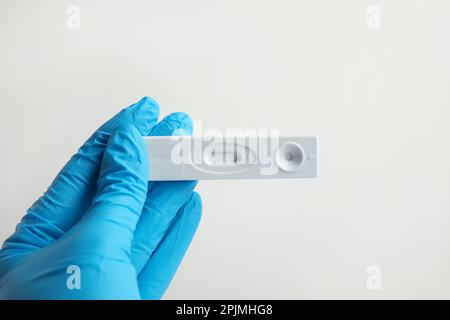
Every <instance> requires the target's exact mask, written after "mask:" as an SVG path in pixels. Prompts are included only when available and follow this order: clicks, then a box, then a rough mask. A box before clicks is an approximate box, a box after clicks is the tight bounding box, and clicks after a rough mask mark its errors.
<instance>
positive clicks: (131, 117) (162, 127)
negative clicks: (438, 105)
mask: <svg viewBox="0 0 450 320" xmlns="http://www.w3.org/2000/svg"><path fill="white" fill-rule="evenodd" d="M158 114H159V107H158V104H157V103H156V102H155V101H154V100H152V99H151V98H144V99H142V100H141V101H139V102H138V103H136V104H134V105H132V106H130V107H128V108H125V109H124V110H122V111H121V112H120V113H119V114H117V115H116V116H115V117H113V118H112V119H111V120H109V121H108V122H106V123H105V124H104V125H103V126H102V127H100V128H99V129H98V130H97V131H96V132H95V133H94V134H93V135H92V136H91V137H90V138H89V139H88V140H87V141H86V143H85V144H84V145H83V146H82V147H81V148H80V149H79V151H78V153H77V154H75V155H74V156H73V157H72V158H71V159H70V161H69V162H68V163H67V164H66V165H65V167H64V168H63V169H62V171H61V172H60V173H59V175H58V176H57V177H56V179H55V180H54V181H53V183H52V185H51V186H50V187H49V188H48V190H47V191H46V192H45V194H44V195H43V196H42V197H41V198H40V199H39V200H38V201H37V202H36V203H34V204H33V206H32V207H31V208H30V209H28V211H27V214H26V215H25V216H24V217H23V218H22V221H21V222H20V223H19V224H18V225H17V228H16V231H15V233H14V234H13V235H12V236H11V237H10V238H8V239H7V240H6V241H5V243H4V245H3V247H2V249H1V251H0V298H3V299H141V298H142V299H159V298H161V296H162V295H163V293H164V292H165V290H166V289H167V287H168V285H169V283H170V281H171V279H172V277H173V276H174V274H175V272H176V270H177V268H178V266H179V264H180V262H181V260H182V258H183V256H184V254H185V252H186V250H187V248H188V246H189V244H190V242H191V240H192V237H193V235H194V233H195V230H196V229H197V226H198V223H199V221H200V216H201V200H200V197H199V195H198V194H197V193H195V192H194V191H193V189H194V187H195V185H196V181H177V182H148V180H147V179H148V156H147V151H146V148H145V146H144V143H143V139H142V136H145V135H158V136H161V135H172V134H173V133H174V132H175V134H178V135H180V134H191V131H192V121H191V119H190V118H189V117H188V116H187V115H186V114H184V113H173V114H171V115H169V116H167V117H165V118H164V119H163V120H162V121H161V122H159V123H156V122H157V119H158ZM78 276H79V277H78Z"/></svg>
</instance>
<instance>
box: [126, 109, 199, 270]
mask: <svg viewBox="0 0 450 320" xmlns="http://www.w3.org/2000/svg"><path fill="white" fill-rule="evenodd" d="M191 133H192V120H191V119H190V118H189V116H188V115H186V114H184V113H180V112H177V113H172V114H170V115H168V116H167V117H165V118H164V119H163V120H162V121H161V122H159V123H158V124H157V125H156V126H154V127H153V129H152V131H151V133H150V135H152V136H170V135H188V134H191ZM196 184H197V181H163V182H149V190H148V192H147V200H146V202H145V205H144V209H143V211H142V215H141V218H140V220H139V222H138V225H137V227H136V231H135V235H134V240H133V245H132V248H131V261H132V263H133V265H134V266H135V268H136V272H137V274H139V272H141V270H142V268H143V267H144V266H145V264H146V263H147V261H148V259H149V257H150V256H151V254H152V253H153V251H154V250H155V248H156V247H157V246H158V244H159V242H160V241H161V239H162V237H163V236H164V234H165V233H166V231H167V228H168V227H169V225H170V223H171V221H172V219H173V218H174V217H175V215H176V213H177V212H178V210H179V209H180V208H181V207H182V206H183V204H184V203H185V202H186V201H187V200H188V199H189V197H190V196H191V193H192V191H193V190H194V188H195V185H196Z"/></svg>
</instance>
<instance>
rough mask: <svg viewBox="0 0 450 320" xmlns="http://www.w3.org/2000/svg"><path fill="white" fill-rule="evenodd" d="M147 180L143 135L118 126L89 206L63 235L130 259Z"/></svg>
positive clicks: (111, 255)
mask: <svg viewBox="0 0 450 320" xmlns="http://www.w3.org/2000/svg"><path fill="white" fill-rule="evenodd" d="M147 183H148V154H147V149H146V146H145V144H144V141H143V139H142V135H141V133H140V131H139V130H137V129H136V127H134V126H133V125H131V124H125V125H120V126H119V127H118V128H117V129H116V130H115V131H114V133H113V134H112V135H111V137H110V139H109V141H108V144H107V146H106V149H105V153H104V156H103V160H102V165H101V169H100V175H99V178H98V181H97V184H98V189H97V193H96V195H95V197H94V199H93V200H92V204H91V207H90V208H89V209H88V211H87V212H86V214H85V216H84V217H83V218H82V219H81V221H80V222H79V223H78V224H76V225H75V226H74V227H73V228H72V229H71V230H70V231H69V232H68V233H67V235H66V238H69V237H70V238H71V239H72V241H73V242H74V243H76V244H77V246H79V247H80V248H84V247H85V248H91V249H92V248H96V249H97V251H98V252H102V254H107V255H108V256H110V257H112V258H113V259H115V260H121V259H123V261H128V262H129V255H130V250H131V242H132V240H133V236H134V230H135V228H136V224H137V222H138V220H139V217H140V215H141V213H142V208H143V206H144V203H145V199H146V196H147Z"/></svg>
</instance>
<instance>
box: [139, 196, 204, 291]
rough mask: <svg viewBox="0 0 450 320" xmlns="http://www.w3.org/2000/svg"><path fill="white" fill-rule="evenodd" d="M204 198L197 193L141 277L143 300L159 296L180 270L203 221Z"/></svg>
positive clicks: (183, 209) (169, 230)
mask: <svg viewBox="0 0 450 320" xmlns="http://www.w3.org/2000/svg"><path fill="white" fill-rule="evenodd" d="M201 213H202V203H201V198H200V196H199V195H198V193H196V192H194V193H193V194H192V196H191V198H190V199H189V201H188V202H187V203H186V204H185V206H184V207H182V208H181V209H180V210H179V212H178V214H177V215H176V217H175V219H174V220H173V221H172V224H171V225H170V227H169V229H168V230H167V233H166V235H165V236H164V238H163V240H162V241H161V243H160V244H159V246H158V248H157V249H156V251H155V252H154V253H153V255H152V257H151V258H150V260H149V261H148V262H147V264H146V265H145V267H144V269H143V270H142V272H141V273H140V275H139V277H138V283H139V290H140V292H141V297H142V298H143V299H160V298H161V297H162V295H163V294H164V292H165V291H166V289H167V287H168V286H169V284H170V282H171V281H172V278H173V276H174V275H175V272H176V271H177V269H178V267H179V265H180V263H181V261H182V259H183V257H184V255H185V253H186V251H187V249H188V247H189V245H190V243H191V241H192V238H193V237H194V234H195V231H196V230H197V227H198V224H199V223H200V218H201Z"/></svg>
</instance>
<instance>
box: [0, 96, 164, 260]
mask: <svg viewBox="0 0 450 320" xmlns="http://www.w3.org/2000/svg"><path fill="white" fill-rule="evenodd" d="M158 114H159V106H158V104H157V102H156V101H154V100H153V99H151V98H148V97H145V98H143V99H142V100H140V101H139V102H137V103H136V104H134V105H131V106H130V107H128V108H125V109H123V110H122V111H121V112H120V113H118V114H117V115H116V116H114V117H113V118H112V119H111V120H109V121H108V122H106V123H105V124H104V125H102V126H101V127H100V128H99V129H98V130H97V131H96V132H95V133H94V134H93V135H92V136H91V137H90V138H89V139H88V140H87V141H86V143H85V144H84V145H83V146H82V147H81V148H80V149H79V150H78V152H77V153H76V154H75V155H74V156H73V157H72V158H71V159H70V161H69V162H68V163H67V164H66V165H65V166H64V168H63V169H62V170H61V172H60V173H59V175H58V176H57V177H56V179H55V180H54V181H53V183H52V185H51V186H50V187H49V188H48V190H47V192H46V193H45V194H44V195H43V196H42V197H41V198H40V199H39V200H38V201H36V203H34V204H33V206H32V207H31V208H30V209H29V210H28V211H27V214H26V215H25V216H24V217H23V218H22V221H21V222H20V223H19V224H18V226H17V228H16V232H15V233H14V234H13V235H12V236H11V237H10V238H9V239H8V240H7V241H6V242H5V244H4V247H3V248H4V250H2V253H1V257H2V258H3V257H4V256H5V255H7V254H8V252H9V253H14V252H15V253H17V252H21V253H22V254H26V253H27V252H30V251H34V250H36V249H38V248H42V247H45V246H47V245H48V244H50V243H51V242H53V241H54V240H56V239H58V238H59V237H60V236H61V235H62V234H64V233H65V232H66V231H67V230H68V229H70V228H71V227H72V226H73V225H74V224H75V223H76V222H77V221H78V220H79V219H80V217H81V216H82V215H83V214H84V212H85V211H86V209H87V207H88V206H89V204H90V203H91V200H92V197H93V196H94V194H95V191H96V180H97V177H98V173H99V169H100V163H101V159H102V156H103V152H104V148H105V145H106V143H107V141H108V138H109V136H110V134H111V132H112V131H113V130H114V129H115V128H116V127H117V126H118V125H120V124H123V123H130V124H133V125H134V126H135V127H136V128H137V129H138V130H139V132H140V134H141V135H147V134H148V133H149V132H150V130H151V128H152V126H153V125H154V124H155V123H156V121H157V118H158Z"/></svg>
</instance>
